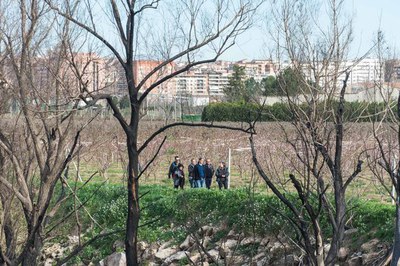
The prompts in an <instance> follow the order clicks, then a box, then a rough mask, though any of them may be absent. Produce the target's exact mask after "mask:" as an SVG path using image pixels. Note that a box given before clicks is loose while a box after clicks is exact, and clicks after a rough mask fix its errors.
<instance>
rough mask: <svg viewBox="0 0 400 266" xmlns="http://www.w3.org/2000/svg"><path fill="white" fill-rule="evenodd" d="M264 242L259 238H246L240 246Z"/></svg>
mask: <svg viewBox="0 0 400 266" xmlns="http://www.w3.org/2000/svg"><path fill="white" fill-rule="evenodd" d="M261 241H262V240H261V239H260V238H257V237H246V238H244V239H243V240H242V241H241V242H240V244H241V245H249V244H254V243H260V242H261Z"/></svg>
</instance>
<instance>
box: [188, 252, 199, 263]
mask: <svg viewBox="0 0 400 266" xmlns="http://www.w3.org/2000/svg"><path fill="white" fill-rule="evenodd" d="M200 259H201V255H200V253H198V252H196V253H195V254H192V256H190V260H191V261H193V262H194V263H197V262H198V261H199V260H200Z"/></svg>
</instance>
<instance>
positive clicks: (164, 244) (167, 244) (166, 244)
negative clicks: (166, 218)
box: [158, 240, 172, 250]
mask: <svg viewBox="0 0 400 266" xmlns="http://www.w3.org/2000/svg"><path fill="white" fill-rule="evenodd" d="M171 245H172V240H170V241H167V242H165V243H163V244H161V246H160V247H159V248H158V250H161V249H166V248H168V247H170V246H171Z"/></svg>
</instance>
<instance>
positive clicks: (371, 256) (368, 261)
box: [362, 252, 380, 265]
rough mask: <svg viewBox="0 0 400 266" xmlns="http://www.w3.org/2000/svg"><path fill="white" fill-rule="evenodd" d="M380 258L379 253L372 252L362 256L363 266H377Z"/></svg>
mask: <svg viewBox="0 0 400 266" xmlns="http://www.w3.org/2000/svg"><path fill="white" fill-rule="evenodd" d="M379 256H380V253H379V252H372V253H367V254H363V255H362V264H363V265H375V264H376V259H378V258H379Z"/></svg>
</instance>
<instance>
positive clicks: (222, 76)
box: [207, 72, 232, 97]
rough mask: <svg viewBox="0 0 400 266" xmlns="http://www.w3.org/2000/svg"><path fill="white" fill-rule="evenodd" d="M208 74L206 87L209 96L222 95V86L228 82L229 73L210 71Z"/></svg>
mask: <svg viewBox="0 0 400 266" xmlns="http://www.w3.org/2000/svg"><path fill="white" fill-rule="evenodd" d="M207 75H208V87H209V94H210V96H211V97H222V96H224V87H225V86H226V85H228V83H229V77H230V76H231V75H232V74H231V73H221V72H214V73H212V72H210V73H208V74H207Z"/></svg>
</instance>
